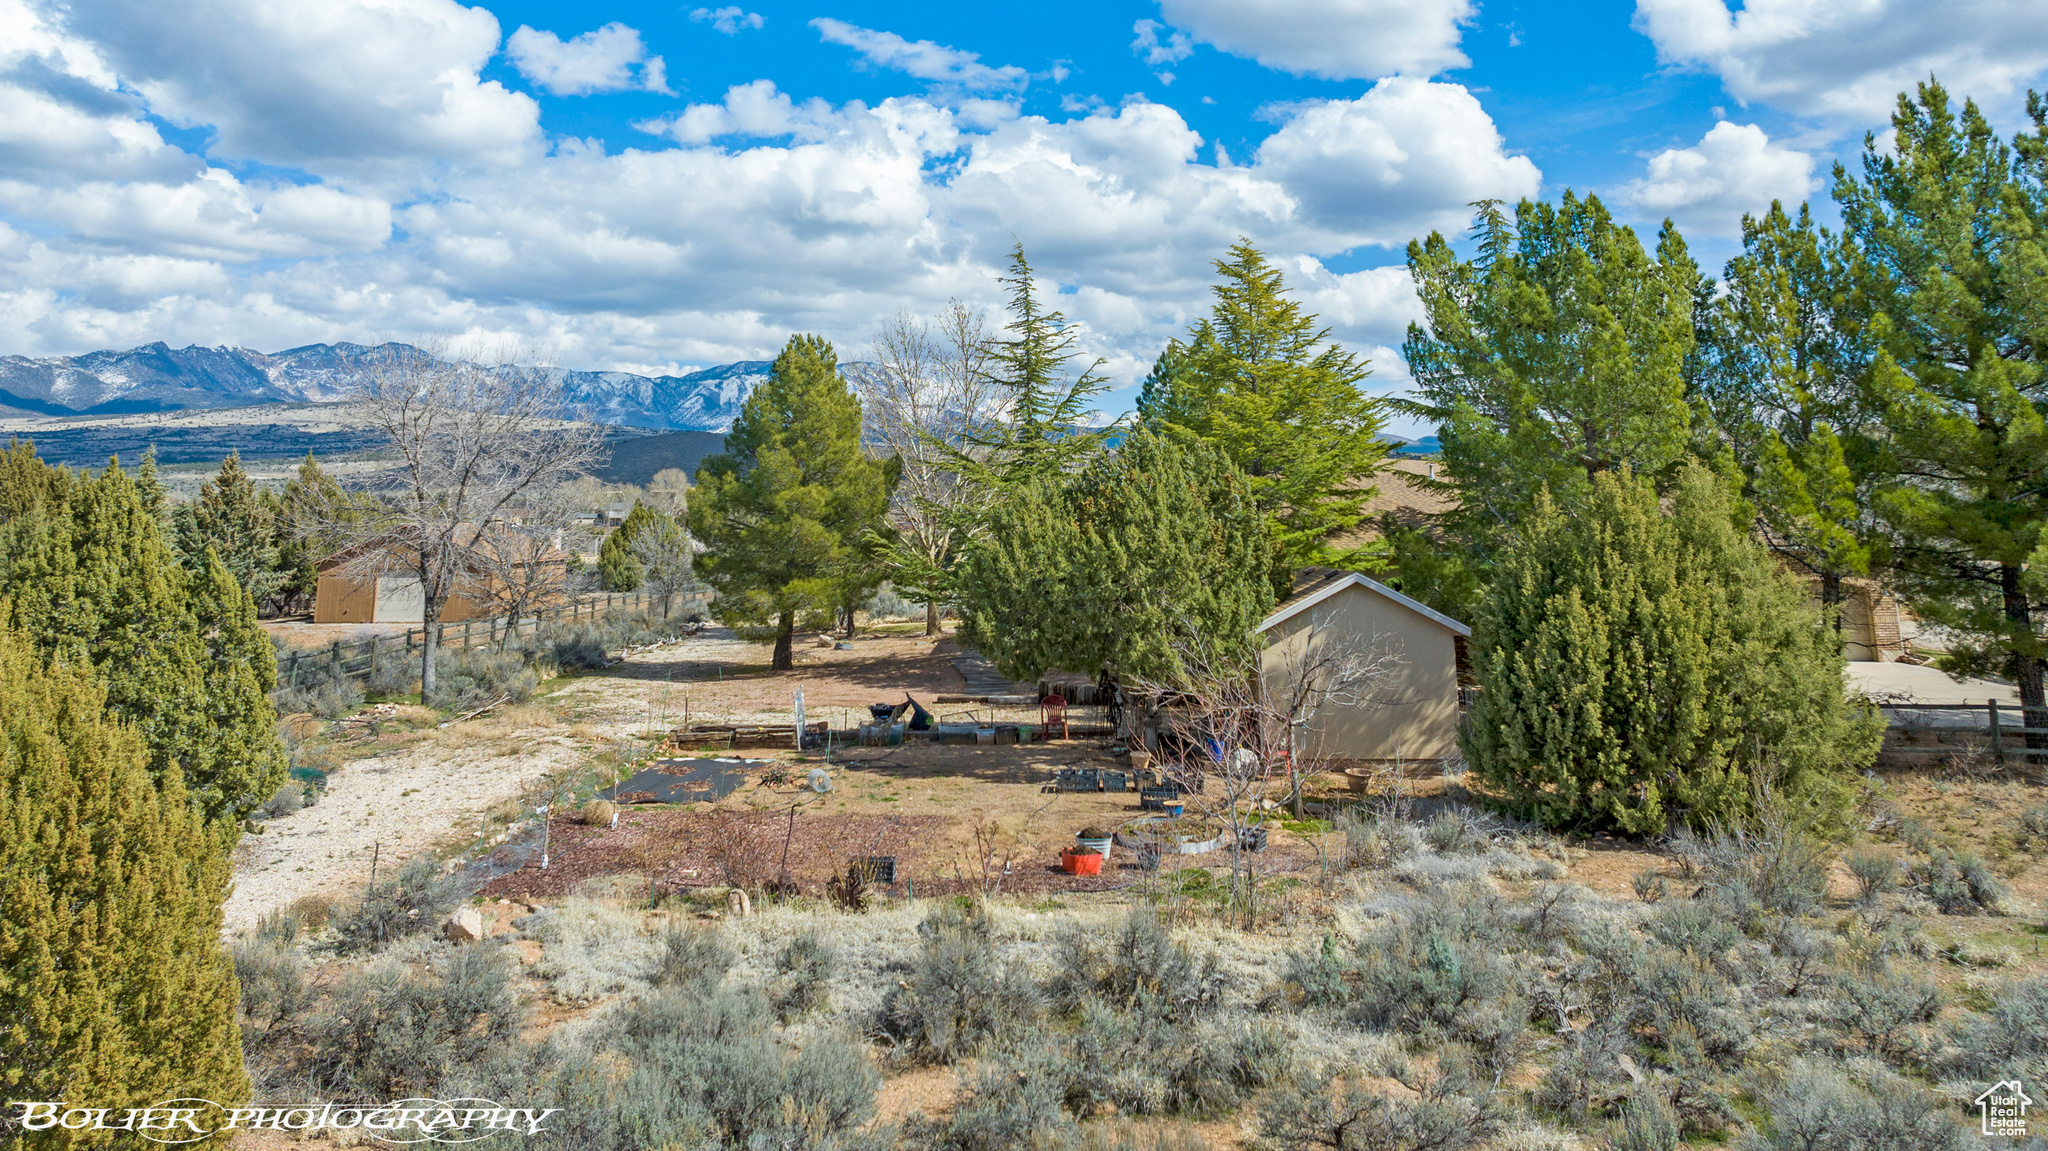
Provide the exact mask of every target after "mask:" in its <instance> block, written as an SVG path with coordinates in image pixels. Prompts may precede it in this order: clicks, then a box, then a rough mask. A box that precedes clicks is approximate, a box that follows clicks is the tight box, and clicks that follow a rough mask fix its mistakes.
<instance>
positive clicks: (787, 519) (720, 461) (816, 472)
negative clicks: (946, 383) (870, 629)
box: [689, 336, 890, 671]
mask: <svg viewBox="0 0 2048 1151" xmlns="http://www.w3.org/2000/svg"><path fill="white" fill-rule="evenodd" d="M860 421H861V417H860V401H859V400H857V399H856V398H855V397H854V395H853V393H852V392H851V391H850V390H849V389H848V387H847V384H846V381H845V379H844V378H842V377H841V376H840V374H839V363H838V357H837V356H835V355H834V354H833V351H832V345H831V344H829V343H827V342H825V341H824V340H822V339H820V338H818V337H816V336H792V337H790V341H789V344H788V346H786V347H785V348H783V350H782V353H781V354H780V355H778V356H777V357H775V366H774V368H773V369H772V370H771V371H770V373H769V376H768V379H767V380H765V381H764V382H763V383H762V384H761V385H760V386H759V387H757V388H755V389H754V391H753V393H752V394H751V395H749V396H748V397H747V402H746V405H745V406H744V407H743V408H742V409H741V410H740V415H739V418H738V419H737V420H734V421H733V426H732V431H731V432H729V433H728V434H727V435H726V437H725V450H724V451H723V452H721V453H719V454H718V455H715V456H712V457H710V458H709V459H707V460H705V461H704V464H703V467H702V469H701V470H699V471H698V473H697V491H696V495H695V497H694V498H692V499H691V501H690V508H689V517H690V534H691V535H692V536H695V537H696V538H697V539H698V540H700V541H702V542H703V544H704V545H705V548H706V550H705V552H704V554H703V555H702V556H701V557H699V559H698V561H697V571H698V572H699V573H700V574H701V575H703V576H704V578H705V579H706V581H708V582H709V583H710V584H711V586H712V587H713V588H715V589H716V590H717V592H718V596H719V617H720V618H721V619H723V620H725V621H727V622H728V623H731V624H733V625H734V626H735V628H736V629H738V630H741V631H742V632H743V634H749V635H755V636H759V637H760V638H764V639H768V638H772V639H773V640H774V642H775V655H774V663H773V666H774V669H775V670H777V671H788V670H791V669H792V668H794V667H795V666H796V664H795V654H794V651H793V649H792V640H793V637H794V634H795V631H796V622H797V618H798V614H799V613H807V612H815V613H820V614H825V615H828V616H829V614H830V613H832V612H834V611H835V610H836V609H837V608H838V607H839V606H840V603H841V600H842V598H843V595H842V592H843V589H844V583H843V576H844V573H845V570H846V567H847V565H848V564H849V563H850V562H852V560H853V558H854V552H855V549H856V547H857V545H858V544H859V542H860V540H861V539H862V537H863V535H864V534H866V533H868V532H871V531H874V530H877V529H879V528H880V527H881V526H882V517H883V516H884V515H885V514H886V513H887V511H888V508H889V495H890V492H889V483H888V475H887V472H886V471H885V469H884V468H883V466H882V465H881V464H880V463H879V462H877V461H875V460H871V459H869V458H868V457H867V456H866V454H865V453H863V452H862V450H861V442H860Z"/></svg>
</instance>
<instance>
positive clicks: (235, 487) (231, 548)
mask: <svg viewBox="0 0 2048 1151" xmlns="http://www.w3.org/2000/svg"><path fill="white" fill-rule="evenodd" d="M138 486H139V487H141V488H142V492H143V497H144V498H143V503H144V506H145V507H147V505H148V503H149V500H148V491H147V487H146V486H144V485H138ZM172 518H173V520H174V522H175V524H176V529H177V545H178V555H179V557H180V558H181V559H182V560H183V561H184V564H185V570H186V571H189V572H192V573H194V574H195V575H197V574H202V573H204V571H205V569H206V562H207V561H206V554H207V552H209V551H211V552H212V553H213V554H214V555H215V556H216V557H217V558H218V559H219V560H220V562H221V563H222V564H223V565H225V566H226V567H227V569H228V572H229V573H230V574H231V575H233V576H234V577H235V582H236V583H239V584H241V585H242V587H243V588H244V589H246V590H247V591H248V593H249V597H250V599H252V600H254V601H255V602H257V603H263V602H265V601H267V600H269V599H270V598H271V597H272V596H274V595H276V594H277V590H278V588H280V587H281V586H283V584H284V583H285V581H286V580H287V579H289V578H290V573H289V572H288V571H283V570H280V569H279V564H278V549H277V525H276V522H275V521H274V520H273V519H272V518H271V513H270V509H269V508H268V507H266V506H265V504H264V502H263V497H262V493H260V492H259V491H257V488H256V482H255V481H254V480H252V479H250V478H249V473H248V472H246V471H243V470H242V456H241V453H239V452H230V453H228V457H227V458H226V459H224V460H222V461H221V465H220V474H219V475H218V476H216V477H214V478H213V479H211V480H208V481H207V482H206V483H203V484H201V485H200V486H199V498H198V499H197V500H194V501H192V502H191V503H185V504H179V505H178V507H177V509H176V511H175V512H174V513H173V516H172Z"/></svg>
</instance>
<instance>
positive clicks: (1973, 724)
mask: <svg viewBox="0 0 2048 1151" xmlns="http://www.w3.org/2000/svg"><path fill="white" fill-rule="evenodd" d="M1878 709H1879V710H1880V711H1883V712H1884V713H1885V718H1886V720H1887V721H1888V726H1887V728H1886V731H1885V742H1884V754H1886V755H1955V754H1956V753H1957V752H1961V751H1967V750H1968V749H1970V748H1973V747H1981V748H1983V749H1984V750H1986V751H1989V752H1990V753H1991V756H1992V758H1993V759H1994V760H1996V761H1997V762H1999V763H2004V762H2005V761H2006V760H2007V759H2008V758H2013V759H2017V760H2019V761H2020V762H2022V763H2029V762H2032V763H2048V748H2030V747H2028V746H2027V744H2028V742H2029V741H2028V739H2027V737H2028V736H2030V735H2048V727H2030V726H2028V716H2027V713H2026V711H2025V710H2024V709H2022V708H2020V707H2019V706H2018V705H2016V704H2001V703H1999V702H1998V701H1997V700H1995V699H1992V700H1986V701H1984V702H1983V703H1881V704H1879V705H1878ZM1915 713H1919V714H1915ZM2034 715H2036V716H2042V715H2043V713H2042V712H2039V711H2036V712H2035V713H2034ZM1978 716H1982V717H1983V724H1984V725H1983V726H1981V727H1980V726H1978V724H1977V717H1978ZM2008 719H2017V720H2018V723H2016V724H2014V723H2008V722H2006V721H2007V720H2008ZM1909 741H1910V742H1909ZM1923 741H1924V742H1923Z"/></svg>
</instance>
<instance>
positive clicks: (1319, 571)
mask: <svg viewBox="0 0 2048 1151" xmlns="http://www.w3.org/2000/svg"><path fill="white" fill-rule="evenodd" d="M1349 587H1362V588H1364V589H1366V590H1367V591H1370V592H1376V593H1378V594H1380V595H1383V596H1385V597H1387V598H1388V599H1390V600H1393V601H1394V602H1395V603H1397V604H1400V605H1401V606H1402V607H1405V608H1407V609H1408V610H1409V611H1412V612H1414V613H1415V614H1417V615H1419V616H1422V617H1424V618H1425V619H1428V620H1430V621H1431V622H1433V623H1436V624H1439V625H1441V626H1443V627H1446V628H1449V629H1450V630H1451V631H1453V632H1455V633H1457V634H1458V635H1461V636H1465V637H1467V638H1469V637H1470V636H1471V635H1472V629H1471V628H1469V627H1467V626H1465V625H1464V624H1462V623H1459V622H1458V621H1457V620H1454V619H1452V618H1451V617H1450V616H1447V615H1445V614H1443V613H1442V612H1440V611H1437V610H1436V609H1434V608H1431V607H1427V606H1425V605H1423V604H1422V603H1420V602H1419V601H1416V600H1413V599H1410V598H1408V597H1407V596H1405V595H1402V594H1401V593H1400V592H1397V591H1395V590H1394V589H1393V588H1390V587H1388V586H1387V585H1385V584H1383V583H1381V582H1379V581H1378V580H1376V579H1371V578H1369V577H1366V576H1363V575H1360V574H1359V573H1357V572H1347V571H1339V570H1338V569H1336V568H1326V567H1309V568H1303V569H1302V570H1301V571H1300V573H1298V574H1297V575H1296V576H1295V577H1294V592H1293V594H1291V595H1289V596H1288V597H1287V598H1286V599H1284V600H1281V601H1280V602H1279V603H1277V604H1275V605H1274V606H1273V611H1272V613H1271V614H1269V615H1268V616H1266V618H1265V619H1264V620H1263V621H1262V622H1261V623H1260V624H1259V627H1258V630H1260V631H1266V630H1268V629H1269V628H1272V627H1274V626H1275V625H1277V624H1280V623H1283V622H1285V621H1287V620H1289V619H1292V618H1293V617H1295V616H1297V615H1300V614H1301V613H1302V612H1305V611H1307V610H1308V609H1310V608H1312V607H1314V606H1316V605H1317V604H1319V603H1322V602H1323V601H1324V600H1327V599H1329V598H1330V597H1331V596H1334V595H1336V594H1337V593H1339V592H1341V591H1343V590H1344V589H1345V588H1349Z"/></svg>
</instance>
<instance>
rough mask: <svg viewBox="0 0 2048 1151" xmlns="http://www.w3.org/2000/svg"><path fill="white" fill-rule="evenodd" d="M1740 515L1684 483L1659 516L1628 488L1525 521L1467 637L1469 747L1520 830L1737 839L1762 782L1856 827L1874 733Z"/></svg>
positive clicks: (1656, 507)
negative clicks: (1706, 834)
mask: <svg viewBox="0 0 2048 1151" xmlns="http://www.w3.org/2000/svg"><path fill="white" fill-rule="evenodd" d="M1732 513H1733V509H1732V507H1731V496H1730V494H1729V493H1728V491H1727V489H1726V487H1725V486H1724V485H1723V483H1722V481H1721V480H1720V479H1719V478H1718V477H1716V476H1715V475H1714V474H1713V473H1712V472H1710V471H1709V470H1708V469H1706V468H1705V467H1703V466H1699V465H1689V466H1687V467H1685V468H1683V469H1681V471H1680V472H1679V474H1678V476H1677V482H1676V484H1675V486H1674V487H1673V489H1672V491H1671V493H1670V510H1669V512H1668V513H1667V512H1666V511H1665V510H1664V508H1663V507H1662V506H1661V505H1660V497H1659V493H1658V492H1657V491H1656V490H1655V489H1654V488H1653V487H1652V486H1651V485H1650V484H1649V483H1648V482H1647V481H1646V480H1644V479H1638V478H1636V477H1634V476H1632V475H1629V474H1628V473H1627V472H1625V471H1624V472H1620V473H1612V472H1610V473H1605V474H1603V475H1601V476H1599V477H1598V478H1596V479H1595V481H1594V482H1593V484H1592V490H1591V492H1590V494H1589V496H1588V498H1587V499H1586V501H1585V502H1584V503H1583V504H1582V505H1580V506H1577V507H1574V508H1572V509H1570V510H1569V511H1567V510H1565V509H1563V508H1560V507H1558V506H1556V505H1555V504H1553V503H1552V502H1551V501H1550V499H1549V498H1548V496H1547V495H1546V496H1544V497H1542V498H1540V499H1539V500H1538V501H1537V503H1536V507H1535V509H1534V510H1533V511H1532V512H1531V514H1530V515H1529V516H1528V517H1527V518H1526V519H1524V520H1523V522H1522V525H1521V528H1520V530H1519V532H1518V535H1517V538H1516V540H1515V541H1514V542H1512V543H1511V544H1510V545H1509V546H1508V547H1507V548H1506V549H1505V550H1504V552H1503V554H1502V555H1501V556H1500V558H1499V568H1498V571H1497V573H1496V575H1495V578H1494V580H1493V582H1492V584H1491V585H1490V588H1489V591H1488V593H1487V596H1486V599H1485V600H1484V602H1483V603H1482V604H1481V606H1480V609H1479V612H1478V616H1477V618H1476V619H1475V620H1474V626H1473V633H1474V634H1473V641H1472V645H1471V647H1472V663H1473V669H1474V671H1475V672H1476V674H1477V676H1478V679H1479V684H1480V688H1481V690H1480V691H1479V693H1478V699H1477V702H1476V703H1475V704H1474V706H1473V709H1472V711H1471V714H1470V715H1469V716H1468V717H1467V722H1466V723H1464V724H1463V725H1461V727H1460V729H1459V730H1460V733H1461V734H1460V744H1461V746H1462V748H1463V750H1464V752H1465V755H1466V757H1467V758H1468V759H1469V760H1470V761H1471V763H1472V766H1473V769H1474V770H1476V771H1477V772H1478V773H1479V775H1480V776H1481V778H1483V779H1484V780H1486V781H1487V783H1488V784H1489V785H1491V787H1492V788H1493V789H1495V790H1496V791H1497V792H1498V793H1499V794H1501V795H1502V796H1503V797H1504V798H1505V799H1506V800H1507V801H1508V802H1509V804H1510V805H1511V806H1512V807H1513V808H1514V809H1516V811H1517V813H1518V814H1525V815H1526V816H1527V817H1529V818H1533V819H1535V820H1536V821H1537V822H1539V823H1541V824H1543V825H1545V826H1547V827H1565V826H1572V827H1611V828H1614V829H1617V830H1620V831H1624V832H1630V833H1634V834H1646V833H1655V832H1659V831H1662V830H1663V829H1664V828H1665V826H1666V825H1667V824H1669V823H1671V822H1673V821H1684V822H1687V823H1690V824H1693V825H1695V826H1707V825H1709V824H1713V823H1717V822H1719V823H1733V822H1736V821H1739V820H1741V819H1744V818H1746V817H1748V816H1749V815H1750V813H1751V811H1750V809H1751V797H1752V794H1753V791H1754V786H1755V784H1756V783H1757V782H1759V781H1762V780H1765V779H1768V780H1770V781H1771V782H1772V785H1773V787H1775V788H1776V789H1777V793H1778V794H1780V795H1782V796H1785V797H1786V798H1787V799H1788V800H1790V801H1791V802H1792V803H1794V804H1795V805H1796V806H1797V807H1798V808H1799V809H1800V810H1801V811H1802V812H1806V813H1811V814H1813V815H1816V816H1819V817H1821V818H1823V819H1827V818H1833V817H1835V816H1837V815H1839V814H1840V813H1841V812H1842V811H1843V810H1844V809H1845V807H1846V803H1847V800H1848V798H1849V788H1848V786H1847V781H1848V780H1849V779H1850V778H1851V775H1850V772H1851V771H1853V770H1854V769H1857V768H1860V767H1862V766H1864V765H1866V764H1868V763H1869V762H1870V761H1871V760H1872V758H1873V757H1874V756H1875V755H1876V753H1877V748H1878V743H1879V741H1880V740H1881V738H1882V732H1883V720H1882V719H1881V718H1880V717H1879V716H1877V715H1876V714H1875V712H1874V711H1873V710H1872V709H1870V708H1869V707H1866V706H1857V705H1854V704H1852V703H1851V702H1850V701H1849V700H1848V699H1847V697H1846V696H1845V693H1844V686H1843V675H1842V668H1843V655H1842V651H1841V645H1840V643H1839V641H1838V640H1837V638H1836V637H1835V636H1834V634H1833V633H1832V632H1831V631H1830V630H1829V629H1827V628H1825V627H1821V626H1818V623H1819V613H1818V611H1817V609H1816V608H1815V606H1814V605H1813V603H1812V602H1811V601H1812V597H1811V596H1810V595H1809V594H1808V593H1807V591H1806V589H1805V588H1804V587H1803V586H1801V585H1800V584H1799V583H1798V581H1796V580H1794V579H1793V578H1792V577H1790V576H1788V575H1785V574H1784V573H1783V572H1782V571H1781V570H1780V565H1779V564H1778V563H1777V562H1776V561H1775V560H1773V559H1772V558H1771V557H1770V555H1769V554H1768V553H1767V552H1766V551H1765V550H1764V548H1763V547H1762V545H1760V544H1758V543H1757V542H1756V541H1754V540H1753V539H1751V538H1749V536H1748V535H1747V533H1745V532H1743V531H1740V530H1738V529H1737V528H1736V527H1735V518H1736V517H1735V516H1734V515H1733V514H1732ZM1845 769H1847V770H1845Z"/></svg>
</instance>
